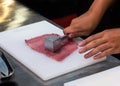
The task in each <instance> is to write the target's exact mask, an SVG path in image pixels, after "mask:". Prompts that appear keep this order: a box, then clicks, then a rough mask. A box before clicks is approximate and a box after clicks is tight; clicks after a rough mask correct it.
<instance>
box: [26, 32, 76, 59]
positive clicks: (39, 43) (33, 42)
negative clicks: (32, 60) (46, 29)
mask: <svg viewBox="0 0 120 86" xmlns="http://www.w3.org/2000/svg"><path fill="white" fill-rule="evenodd" d="M50 35H51V34H45V35H42V36H38V37H35V38H32V39H29V40H25V42H26V43H27V45H28V46H29V47H31V48H32V49H33V50H35V51H37V52H39V53H43V54H45V55H46V56H48V57H51V58H53V59H55V60H57V61H62V60H63V59H65V58H66V57H67V56H69V55H70V54H71V53H72V52H73V51H75V50H76V49H77V43H76V42H75V41H72V40H71V41H70V42H69V43H68V44H66V45H65V46H63V47H62V48H61V49H60V50H59V51H57V52H50V51H48V50H46V49H45V48H44V38H46V37H47V36H50Z"/></svg>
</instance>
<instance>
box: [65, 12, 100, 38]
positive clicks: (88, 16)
mask: <svg viewBox="0 0 120 86" xmlns="http://www.w3.org/2000/svg"><path fill="white" fill-rule="evenodd" d="M98 23H99V20H97V18H96V17H95V16H94V15H92V12H90V11H88V12H86V13H84V14H83V15H81V16H79V17H77V18H75V19H73V20H72V22H71V24H70V26H68V27H67V28H65V29H64V33H65V34H69V35H68V36H69V37H70V38H73V37H79V36H88V35H89V34H90V33H91V32H92V31H93V30H94V29H95V28H96V27H97V25H98Z"/></svg>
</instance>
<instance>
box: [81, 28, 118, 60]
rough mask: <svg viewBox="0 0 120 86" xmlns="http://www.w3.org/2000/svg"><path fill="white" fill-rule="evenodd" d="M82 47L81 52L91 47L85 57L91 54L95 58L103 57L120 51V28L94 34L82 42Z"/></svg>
mask: <svg viewBox="0 0 120 86" xmlns="http://www.w3.org/2000/svg"><path fill="white" fill-rule="evenodd" d="M80 46H81V47H82V48H81V49H80V50H79V53H84V52H86V51H88V50H90V49H92V50H91V51H89V52H88V53H87V54H85V58H89V57H91V56H93V57H94V59H99V58H102V57H104V56H106V55H111V54H118V53H120V28H114V29H109V30H105V31H103V32H100V33H97V34H95V35H92V36H90V37H88V38H87V39H85V40H84V41H82V42H81V43H80Z"/></svg>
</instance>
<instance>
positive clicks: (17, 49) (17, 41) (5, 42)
mask: <svg viewBox="0 0 120 86" xmlns="http://www.w3.org/2000/svg"><path fill="white" fill-rule="evenodd" d="M48 33H57V34H59V35H63V32H62V30H61V29H60V28H58V27H57V26H55V25H53V24H51V23H49V22H48V21H41V22H37V23H33V24H30V25H26V26H22V27H19V28H16V29H14V30H8V31H4V32H0V47H1V48H2V49H4V50H5V51H6V52H8V53H9V54H10V55H12V56H13V57H14V58H15V59H16V60H18V61H19V62H20V63H22V64H23V65H24V66H25V67H27V68H28V69H29V70H31V71H32V72H33V73H35V74H36V75H37V76H39V77H40V78H41V79H43V80H45V81H46V80H49V79H52V78H55V77H58V76H60V75H63V74H66V73H69V72H71V71H75V70H77V69H80V68H83V67H86V66H88V65H91V64H94V63H97V62H100V61H103V60H105V59H106V58H102V59H100V60H93V58H90V59H84V57H83V55H84V54H79V53H78V50H76V51H74V52H73V53H71V55H69V56H68V57H67V58H66V59H65V60H63V61H61V62H57V61H55V60H53V59H51V58H49V57H46V56H45V55H43V54H41V53H38V52H36V51H34V50H32V49H31V48H30V47H28V46H27V44H26V43H25V41H24V40H25V39H30V38H33V37H36V36H40V35H43V34H48Z"/></svg>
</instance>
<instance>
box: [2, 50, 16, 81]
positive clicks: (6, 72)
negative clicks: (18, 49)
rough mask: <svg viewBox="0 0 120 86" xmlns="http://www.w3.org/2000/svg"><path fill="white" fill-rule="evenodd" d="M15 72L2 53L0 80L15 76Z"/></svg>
mask: <svg viewBox="0 0 120 86" xmlns="http://www.w3.org/2000/svg"><path fill="white" fill-rule="evenodd" d="M13 73H14V71H13V68H12V67H11V65H10V64H9V62H8V61H7V59H6V57H5V55H4V54H3V53H2V52H0V79H4V78H8V77H10V76H11V75H13Z"/></svg>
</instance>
